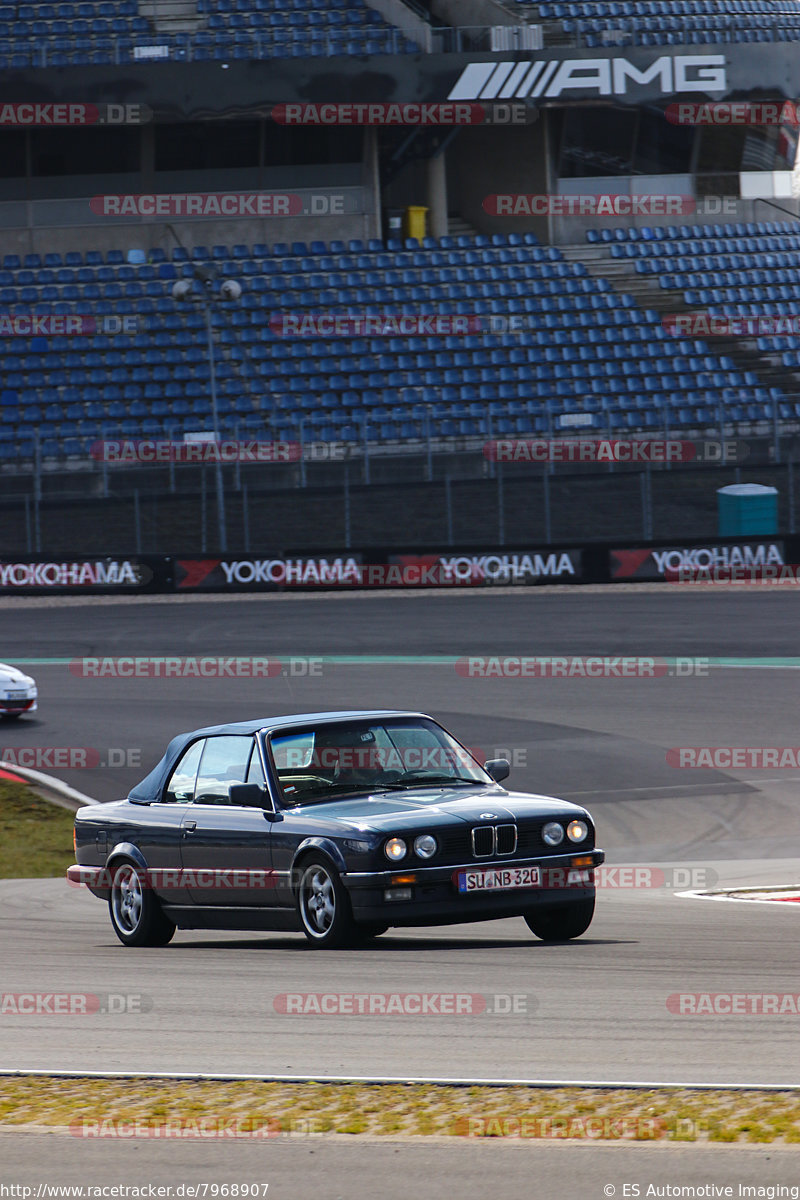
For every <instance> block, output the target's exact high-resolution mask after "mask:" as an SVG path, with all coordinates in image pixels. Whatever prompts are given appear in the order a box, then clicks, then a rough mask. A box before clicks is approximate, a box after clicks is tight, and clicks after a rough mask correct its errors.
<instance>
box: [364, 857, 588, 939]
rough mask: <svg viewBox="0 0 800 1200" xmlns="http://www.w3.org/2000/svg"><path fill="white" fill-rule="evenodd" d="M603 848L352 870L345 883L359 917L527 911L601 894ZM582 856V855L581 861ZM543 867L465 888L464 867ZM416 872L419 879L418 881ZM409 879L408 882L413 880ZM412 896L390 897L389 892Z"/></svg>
mask: <svg viewBox="0 0 800 1200" xmlns="http://www.w3.org/2000/svg"><path fill="white" fill-rule="evenodd" d="M605 857H606V856H605V853H604V852H603V851H602V850H585V851H583V852H582V853H579V852H577V851H576V852H573V853H572V854H554V855H547V856H546V857H540V858H524V859H513V860H508V859H505V860H504V859H495V860H492V861H490V862H487V861H478V862H476V861H472V862H468V863H457V864H455V865H451V866H438V867H420V868H413V869H410V870H407V871H399V870H394V871H370V872H348V873H347V874H345V875H342V883H343V884H344V885H345V887H346V888H347V890H348V892H349V894H350V902H351V904H352V907H353V916H354V917H355V919H356V921H374V922H376V923H378V924H390V925H445V924H448V923H451V922H457V921H488V920H492V919H495V918H499V917H513V916H521V915H522V914H523V913H526V912H528V911H529V910H530V909H532V908H536V907H538V906H539V905H542V904H554V903H559V904H570V903H573V902H576V901H579V900H587V899H589V898H590V897H592V896H594V894H595V886H594V868H595V867H599V866H600V864H601V863H603V862H605ZM576 860H578V861H577V862H576ZM508 867H512V868H525V867H538V868H539V871H540V883H539V884H538V885H536V886H533V887H521V888H513V889H509V890H497V891H477V892H469V893H464V892H459V891H458V888H457V884H456V882H455V880H456V877H457V875H458V873H459V872H460V871H470V870H472V871H474V870H486V869H489V870H493V869H497V870H502V869H504V868H508ZM412 878H413V881H412ZM407 881H408V882H407ZM392 891H394V892H399V893H400V895H401V896H402V895H403V893H404V892H407V891H410V893H411V894H410V896H408V897H404V896H403V898H398V899H387V898H386V893H387V892H392Z"/></svg>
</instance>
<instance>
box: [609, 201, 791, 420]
mask: <svg viewBox="0 0 800 1200" xmlns="http://www.w3.org/2000/svg"><path fill="white" fill-rule="evenodd" d="M588 236H589V238H590V240H591V241H601V242H610V243H611V245H610V254H611V256H612V258H615V259H630V260H632V261H633V265H634V269H635V271H636V273H637V274H639V275H645V276H651V275H652V276H656V277H657V282H658V285H659V286H660V287H661V288H662V289H664V290H666V291H678V292H680V293H681V294H682V297H683V300H684V302H685V304H687V305H688V306H689V307H690V308H692V309H697V310H700V311H701V312H703V313H708V314H710V315H711V316H715V317H722V316H727V317H733V318H754V317H791V318H793V323H796V324H797V326H798V328H800V224H798V223H797V222H796V221H765V222H748V223H738V224H726V225H694V226H688V225H682V226H674V225H670V226H665V227H663V228H655V229H652V228H648V227H645V228H643V229H608V230H603V231H602V233H599V234H598V233H597V232H595V231H592V232H590V234H589V235H588ZM753 341H755V342H756V345H757V349H758V351H759V352H760V353H761V354H764V355H778V356H780V359H781V362H782V365H783V366H784V367H785V368H786V369H787V370H790V371H794V370H797V369H798V368H800V339H798V337H797V336H793V335H791V334H789V335H771V334H769V335H768V334H765V333H763V332H759V331H758V329H757V328H756V332H755V335H754V338H753ZM739 407H741V401H739ZM783 415H784V416H792V417H794V415H795V412H794V406H792V411H791V413H790V412H789V411H788V407H787V408H786V410H785V411H784V413H783Z"/></svg>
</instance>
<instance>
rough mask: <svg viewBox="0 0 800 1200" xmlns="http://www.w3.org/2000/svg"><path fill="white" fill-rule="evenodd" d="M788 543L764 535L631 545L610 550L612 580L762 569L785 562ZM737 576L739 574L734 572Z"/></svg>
mask: <svg viewBox="0 0 800 1200" xmlns="http://www.w3.org/2000/svg"><path fill="white" fill-rule="evenodd" d="M784 562H785V558H784V544H783V542H782V541H774V540H772V539H768V538H764V539H763V540H761V541H742V542H733V543H728V542H726V543H720V542H714V541H711V540H709V541H708V542H706V543H705V544H701V545H690V546H686V545H684V546H681V545H677V544H675V543H673V544H672V545H671V546H656V547H653V546H631V547H626V548H625V549H620V550H611V551H610V563H609V566H610V577H611V579H612V580H624V579H655V580H666V581H670V580H671V581H679V580H680V579H681V578H684V579H687V580H688V579H691V578H692V577H693V576H697V577H700V578H702V577H703V575H705V574H711V575H715V576H716V575H719V574H720V573H722V572H727V573H731V572H734V573H735V572H737V571H761V572H764V571H765V570H766V569H768V568H773V567H780V566H782V565H783V564H784ZM734 578H735V574H734Z"/></svg>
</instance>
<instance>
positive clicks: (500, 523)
mask: <svg viewBox="0 0 800 1200" xmlns="http://www.w3.org/2000/svg"><path fill="white" fill-rule="evenodd" d="M505 542H506V513H505V492H504V490H503V466H502V463H498V464H497V544H498V545H499V546H504V545H505Z"/></svg>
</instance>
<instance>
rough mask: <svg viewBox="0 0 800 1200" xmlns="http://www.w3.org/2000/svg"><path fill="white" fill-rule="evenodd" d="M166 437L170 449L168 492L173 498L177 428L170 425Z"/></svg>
mask: <svg viewBox="0 0 800 1200" xmlns="http://www.w3.org/2000/svg"><path fill="white" fill-rule="evenodd" d="M167 437H168V438H169V440H170V448H169V490H170V495H173V496H174V494H175V449H176V443H177V441H178V438H177V426H175V425H170V426H169V428H168V429H167Z"/></svg>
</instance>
